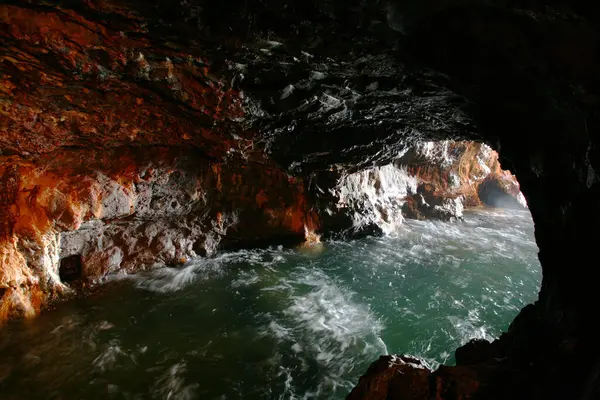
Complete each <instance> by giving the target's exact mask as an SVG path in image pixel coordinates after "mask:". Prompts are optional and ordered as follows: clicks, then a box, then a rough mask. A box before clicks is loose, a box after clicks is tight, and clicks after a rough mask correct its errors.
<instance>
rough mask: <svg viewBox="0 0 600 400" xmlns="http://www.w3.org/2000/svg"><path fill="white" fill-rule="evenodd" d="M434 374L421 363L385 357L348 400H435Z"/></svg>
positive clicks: (375, 363)
mask: <svg viewBox="0 0 600 400" xmlns="http://www.w3.org/2000/svg"><path fill="white" fill-rule="evenodd" d="M430 376H431V371H430V370H429V369H427V368H426V367H425V366H424V365H423V364H422V363H421V361H419V360H418V359H415V358H412V357H408V356H381V357H379V360H377V361H375V362H373V363H372V364H371V365H370V366H369V369H368V370H367V372H366V373H365V374H364V375H363V376H361V377H360V380H359V381H358V385H357V386H356V387H355V388H354V389H352V392H350V394H349V395H348V397H346V399H348V400H360V399H369V400H386V399H389V398H390V397H391V396H394V395H398V396H403V397H402V398H404V399H406V400H421V399H423V400H426V399H430V398H431V394H430V391H429V378H430Z"/></svg>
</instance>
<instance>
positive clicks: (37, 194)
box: [0, 147, 316, 319]
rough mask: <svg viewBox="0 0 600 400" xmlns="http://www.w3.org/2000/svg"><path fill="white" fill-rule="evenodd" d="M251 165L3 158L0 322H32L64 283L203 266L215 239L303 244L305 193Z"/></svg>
mask: <svg viewBox="0 0 600 400" xmlns="http://www.w3.org/2000/svg"><path fill="white" fill-rule="evenodd" d="M256 161H259V160H255V162H256ZM251 162H252V161H246V160H243V159H239V158H237V157H234V158H231V159H229V160H224V161H222V162H220V163H214V162H209V161H207V160H206V159H205V158H202V157H199V156H198V154H197V152H196V151H194V150H182V149H173V148H160V147H158V148H147V149H143V151H142V150H140V149H137V150H136V149H130V148H118V149H114V150H111V151H104V152H98V151H94V150H70V151H61V152H57V153H49V154H47V155H45V156H43V157H40V158H38V159H36V160H33V161H32V160H24V159H22V158H20V157H18V156H9V157H3V158H2V159H1V163H0V189H1V190H0V193H2V197H1V203H0V224H1V225H0V226H1V227H2V231H1V232H0V235H1V236H0V248H1V249H2V250H1V252H2V253H1V254H2V259H1V263H2V264H1V265H0V288H1V289H2V290H1V291H0V295H1V296H2V299H1V304H0V317H1V318H2V319H5V318H7V317H10V316H32V315H35V314H37V313H38V312H39V310H40V307H41V306H43V305H44V304H47V303H48V302H49V301H52V300H53V299H57V298H60V297H61V295H63V294H66V293H68V292H69V291H70V288H69V285H67V286H66V285H65V283H67V284H71V283H72V282H71V280H75V281H78V282H79V283H82V284H83V285H84V286H88V285H90V284H94V283H97V282H100V281H102V279H103V278H104V277H105V276H106V275H107V274H110V273H118V272H121V271H124V272H133V271H136V270H139V269H141V268H145V267H148V266H152V265H155V264H180V263H184V262H185V261H186V260H187V259H189V258H190V257H196V256H199V255H210V254H212V253H214V252H215V250H216V249H217V247H218V246H219V243H220V242H221V239H222V238H226V239H227V240H228V241H229V242H230V243H233V244H239V245H243V244H246V243H249V244H253V243H255V242H261V241H265V240H274V239H275V240H277V238H282V237H285V238H289V240H293V241H296V242H300V241H302V240H303V238H304V234H305V226H307V225H310V226H314V224H315V223H316V218H315V216H314V215H312V214H311V213H310V211H309V210H308V206H307V202H306V199H305V195H304V183H303V182H302V181H301V180H298V179H294V178H290V177H288V176H287V175H286V174H285V173H283V172H281V171H280V170H279V169H277V168H276V167H275V166H273V165H271V164H270V163H269V162H268V160H262V163H261V165H260V167H256V165H254V166H252V167H250V165H249V163H251ZM66 260H70V261H66ZM73 263H74V264H73ZM73 274H75V276H73Z"/></svg>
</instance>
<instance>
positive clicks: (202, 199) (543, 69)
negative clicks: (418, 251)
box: [0, 0, 600, 399]
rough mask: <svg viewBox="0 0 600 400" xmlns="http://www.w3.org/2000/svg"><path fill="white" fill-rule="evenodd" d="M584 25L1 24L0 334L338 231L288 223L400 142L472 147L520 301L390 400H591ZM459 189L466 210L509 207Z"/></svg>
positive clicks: (176, 19)
mask: <svg viewBox="0 0 600 400" xmlns="http://www.w3.org/2000/svg"><path fill="white" fill-rule="evenodd" d="M599 7H600V6H598V5H597V4H596V3H593V2H587V1H583V0H575V1H570V2H567V1H566V0H528V1H525V0H515V1H503V0H490V1H477V0H461V1H458V0H427V1H413V0H407V1H396V0H390V1H382V0H360V1H359V0H350V1H343V2H342V1H337V0H322V1H316V2H310V1H306V0H303V1H299V0H298V1H296V0H288V1H275V0H261V1H254V0H249V1H246V0H243V1H242V0H234V1H231V2H214V1H211V2H209V1H203V0H188V1H178V2H173V1H165V0H148V1H141V0H128V1H125V2H121V1H116V0H89V1H85V2H76V1H67V0H48V1H37V0H31V1H18V0H10V1H7V2H4V3H2V4H1V5H0V93H1V96H0V152H1V154H0V157H1V161H0V165H1V167H0V169H1V173H0V249H1V250H0V252H1V254H0V257H1V259H0V263H1V264H0V282H2V287H0V314H1V316H2V317H6V316H8V315H14V314H31V313H33V312H35V311H36V310H37V309H38V308H39V307H40V306H41V305H42V304H43V303H45V302H47V301H48V300H49V299H51V298H52V297H54V296H55V295H56V294H57V293H59V292H60V291H62V290H64V288H63V285H62V282H61V281H62V279H65V280H70V279H73V278H74V277H77V276H78V274H80V273H81V274H85V273H87V271H88V269H89V271H91V274H90V276H89V281H90V282H91V281H94V280H96V279H102V276H103V274H105V273H106V272H109V271H114V270H116V269H120V268H123V269H124V270H128V269H131V268H134V267H135V266H136V265H138V263H137V262H136V261H135V260H136V259H138V260H140V261H141V262H140V264H139V265H141V264H143V265H151V264H152V263H153V262H155V261H156V260H160V261H162V262H168V263H173V262H181V261H182V259H183V258H184V257H189V256H192V255H196V254H201V253H203V252H204V251H206V252H207V253H209V252H210V251H211V249H213V248H214V247H213V246H212V245H211V243H213V242H212V241H213V240H214V241H215V242H216V241H218V240H219V239H220V238H221V237H222V236H223V235H224V234H225V232H226V234H225V239H226V240H225V241H224V242H223V243H224V244H225V242H229V245H236V244H240V243H243V242H246V241H256V242H257V243H258V242H261V241H262V240H263V239H267V238H269V237H271V238H273V237H280V236H282V235H283V236H287V235H289V236H291V237H294V238H301V237H302V235H304V229H305V228H304V224H315V225H317V226H321V227H322V229H326V228H327V229H329V227H335V226H339V227H342V228H343V227H347V226H348V221H349V220H350V221H352V216H349V215H344V214H343V213H334V212H332V213H331V215H329V214H322V218H323V219H322V221H321V220H319V222H318V223H317V222H314V221H313V218H311V217H309V216H310V215H312V214H311V213H312V208H311V207H312V206H313V205H314V207H315V209H316V210H321V209H326V208H327V206H326V205H327V204H328V202H329V201H332V200H334V201H335V198H336V196H337V194H336V190H335V184H336V182H337V181H338V179H339V178H340V177H341V176H348V175H350V174H354V173H361V174H363V175H364V174H365V172H363V171H365V170H366V169H372V168H379V171H381V170H382V169H385V168H387V167H385V166H387V165H389V164H392V163H393V162H394V161H395V160H396V159H397V158H398V156H399V155H401V154H403V153H406V152H407V151H408V149H409V148H410V147H411V146H414V145H415V144H416V143H418V142H424V141H439V140H459V139H460V140H475V141H480V142H481V141H483V142H486V143H488V144H490V145H492V146H493V147H494V148H495V149H496V150H498V151H499V152H500V154H501V157H502V158H501V162H502V165H503V167H504V168H507V169H509V170H510V171H512V172H513V173H515V174H516V176H517V177H518V179H519V183H520V185H521V190H522V191H523V193H524V195H525V197H526V199H527V204H528V205H529V208H530V210H531V213H532V216H533V219H534V221H535V225H536V239H537V243H538V247H539V249H540V253H539V257H540V261H541V264H542V266H543V276H544V277H543V283H542V288H541V291H540V297H539V300H538V301H537V302H536V303H535V305H532V306H530V307H528V308H526V309H525V310H524V311H523V312H522V313H521V314H520V315H519V317H518V318H517V319H516V320H515V323H513V326H511V329H510V332H508V333H507V334H506V335H505V336H503V337H502V338H501V339H499V341H498V342H497V344H496V342H494V343H495V344H492V345H491V346H493V351H491V350H489V349H488V348H487V346H483V347H484V352H485V353H486V354H493V355H492V356H491V358H489V357H487V356H470V357H467V359H469V358H470V359H471V360H477V363H476V364H473V365H459V366H457V367H442V368H440V369H439V370H438V371H436V372H435V373H433V374H432V375H431V377H430V378H427V377H426V376H425V375H426V374H424V373H421V372H420V371H417V372H411V373H408V375H410V376H413V377H414V380H412V378H411V379H410V380H409V381H406V380H402V381H401V382H400V383H399V384H398V385H397V386H395V387H396V388H397V390H399V391H400V392H396V391H394V392H393V393H394V395H393V396H396V397H399V398H403V397H409V396H410V395H409V394H407V393H406V391H411V392H414V393H427V391H426V390H429V389H426V388H425V387H423V386H422V385H425V381H427V382H428V385H429V388H430V389H431V388H432V387H433V388H434V389H435V390H433V389H431V390H433V392H432V393H435V395H436V396H437V397H439V398H474V397H476V396H478V397H492V398H493V397H496V398H527V399H532V398H539V399H552V398H557V399H559V398H560V399H563V398H569V399H593V398H598V397H600V378H599V373H598V371H599V368H598V365H600V345H599V344H598V341H597V339H596V335H595V321H594V319H593V315H595V314H594V310H595V309H596V308H597V307H596V306H597V304H598V300H597V298H596V296H595V292H596V290H595V285H596V284H595V282H596V281H595V279H593V278H594V275H593V271H595V268H593V265H592V264H590V262H589V260H590V259H591V260H593V259H594V254H593V253H592V252H593V249H594V248H595V245H596V238H595V236H593V235H590V234H589V233H588V232H589V229H588V228H589V227H590V226H591V227H594V226H598V225H599V224H600V213H599V212H598V202H599V200H600V185H599V184H598V181H599V178H598V175H597V172H596V171H598V170H599V169H600V155H599V152H598V148H599V147H598V132H599V131H600V112H599V110H600V108H599V104H600V103H599V98H600V97H599V96H600V93H599V88H600V81H599V79H600V74H599V73H598V71H599V70H600V68H599V64H600V62H599V61H600V58H599V56H598V55H599V54H600V51H599V49H598V43H599V33H598V26H600V8H599ZM406 154H408V153H406ZM152 171H154V172H152ZM419 174H420V175H421V177H422V179H423V180H425V178H426V177H427V176H428V174H429V172H427V173H426V172H422V173H421V172H420V173H419ZM419 174H417V175H419ZM365 179H371V178H367V177H365ZM431 179H432V180H433V181H435V180H437V178H435V177H434V176H432V178H431ZM376 181H377V180H376V179H375V180H374V181H373V182H376ZM273 182H274V183H273ZM440 182H441V181H439V182H438V183H440ZM447 182H448V184H450V183H451V182H452V181H450V180H448V181H447ZM557 182H560V190H557ZM433 183H434V186H433V189H434V190H433V193H432V192H431V191H430V190H422V193H421V195H423V200H424V202H423V204H424V203H427V204H429V205H431V204H430V203H431V201H428V200H427V198H426V196H425V195H429V194H434V193H435V190H438V188H440V187H441V186H437V187H436V186H435V182H433ZM442 184H443V182H442ZM411 187H412V186H411ZM428 188H431V187H430V186H427V187H423V189H428ZM479 188H480V189H481V190H480V191H479V197H480V198H481V199H484V198H487V197H486V193H493V192H495V191H497V190H498V189H499V188H502V190H503V191H508V192H511V193H512V191H513V189H514V188H512V189H511V188H510V187H507V186H506V185H505V184H503V183H502V182H500V180H499V179H496V183H495V184H492V183H489V182H488V183H485V184H484V185H483V186H482V185H479V186H478V189H479ZM331 190H333V194H332V193H331ZM469 193H471V194H472V193H474V192H472V190H471V189H469V190H467V193H464V194H463V193H461V195H466V198H469ZM346 199H350V197H348V196H347V197H346ZM348 201H350V200H348ZM153 202H154V203H153ZM329 204H331V203H329ZM334 204H335V203H334ZM371 204H372V206H373V207H372V208H371V209H372V210H376V209H377V202H373V201H371ZM398 207H400V204H396V205H395V206H394V208H393V210H394V212H393V213H391V214H389V215H387V216H386V215H384V214H383V213H381V211H379V215H378V216H377V218H379V219H381V220H383V221H386V220H387V221H393V220H394V219H395V218H397V217H398V212H397V210H398ZM236 210H242V211H241V212H244V213H245V214H246V215H244V216H242V215H241V212H240V213H238V212H237V211H236ZM205 213H206V214H205ZM373 215H376V214H375V213H374V214H373ZM235 221H237V224H235V223H234V222H235ZM311 221H312V222H311ZM157 227H160V232H158V231H157V230H156V229H157ZM234 227H237V228H236V230H235V231H234ZM246 228H247V229H246ZM312 228H314V227H311V229H312ZM365 228H366V230H368V227H366V226H365ZM225 230H226V231H225ZM234 232H235V234H234ZM230 235H231V236H230ZM99 237H102V238H103V239H102V240H99V239H98V238H99ZM157 237H158V238H157ZM104 238H105V239H106V240H105V239H104ZM190 238H191V239H190ZM63 239H64V240H63ZM135 241H139V243H140V244H148V246H142V247H144V248H151V249H153V250H152V251H153V253H156V254H152V257H151V258H152V259H151V260H149V259H148V258H147V257H148V254H147V253H146V251H145V250H144V251H141V250H140V248H139V247H136V246H133V247H131V246H130V245H132V243H134V242H135ZM105 244H106V246H107V247H106V248H105V247H104V245H105ZM63 245H64V247H63ZM63 251H64V253H62V252H63ZM62 255H64V257H63V260H64V261H62V264H63V271H62V278H61V268H60V265H61V261H60V257H61V256H62ZM86 280H88V277H86ZM476 347H477V348H479V347H480V346H476ZM488 350H489V352H488ZM474 351H475V352H478V351H479V350H474ZM463 359H464V358H463ZM498 360H500V361H498ZM404 362H405V363H407V365H408V366H404V367H402V368H403V369H405V368H411V366H410V364H415V365H417V363H416V362H412V361H411V362H408V361H406V360H405V361H404ZM499 362H500V363H501V367H498V365H497V363H499ZM494 363H496V364H494ZM573 366H576V367H573ZM445 377H448V378H447V379H446V378H445ZM432 379H433V380H432ZM440 379H441V381H440ZM444 382H449V383H448V385H446V384H444ZM433 383H435V385H433V386H432V384H433ZM394 390H396V389H394ZM390 396H391V397H393V396H392V395H390ZM354 398H356V397H354ZM409 398H410V397H409Z"/></svg>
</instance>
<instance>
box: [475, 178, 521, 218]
mask: <svg viewBox="0 0 600 400" xmlns="http://www.w3.org/2000/svg"><path fill="white" fill-rule="evenodd" d="M477 194H478V195H479V199H480V200H481V202H482V203H483V204H485V205H487V206H490V207H498V208H513V209H526V208H527V202H526V201H525V197H524V196H523V194H522V193H521V190H520V188H519V183H518V182H517V180H516V178H515V177H514V176H512V175H511V174H510V173H496V174H491V175H490V176H488V177H487V178H486V179H485V180H484V181H483V182H481V183H480V184H479V187H478V189H477Z"/></svg>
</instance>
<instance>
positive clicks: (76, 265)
mask: <svg viewBox="0 0 600 400" xmlns="http://www.w3.org/2000/svg"><path fill="white" fill-rule="evenodd" d="M58 275H59V276H60V280H61V282H62V283H67V284H70V283H73V282H76V281H79V280H81V278H82V277H83V268H82V262H81V255H80V254H73V255H70V256H67V257H64V258H61V260H60V265H59V268H58Z"/></svg>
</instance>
